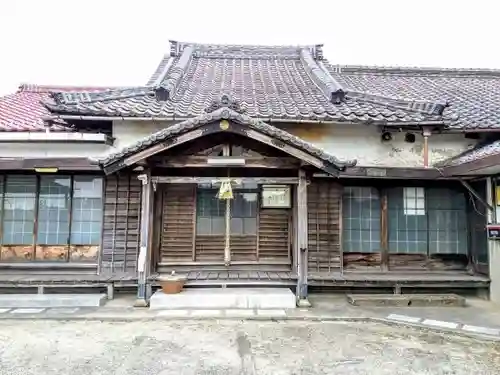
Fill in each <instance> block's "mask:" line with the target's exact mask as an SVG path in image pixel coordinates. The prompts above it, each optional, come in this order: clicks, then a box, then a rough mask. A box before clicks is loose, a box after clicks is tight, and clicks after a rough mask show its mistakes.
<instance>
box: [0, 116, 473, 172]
mask: <svg viewBox="0 0 500 375" xmlns="http://www.w3.org/2000/svg"><path fill="white" fill-rule="evenodd" d="M170 125H172V122H166V121H164V122H152V121H115V122H114V123H113V136H114V137H115V143H114V145H113V146H107V145H99V144H76V143H54V144H49V143H43V144H42V143H39V144H34V143H31V144H22V143H0V157H16V156H24V157H65V156H66V157H89V156H90V157H102V156H104V155H106V154H108V153H111V152H114V151H116V150H118V149H121V148H122V147H126V146H130V145H131V144H133V143H135V142H137V141H138V140H140V139H142V138H144V137H146V136H148V135H150V134H152V133H154V132H156V131H158V130H161V129H164V128H165V127H167V126H170ZM276 126H279V127H281V128H283V129H284V130H287V131H289V132H290V133H292V134H295V135H297V136H299V137H301V138H303V139H304V140H307V141H309V142H311V143H313V144H315V145H316V146H318V147H321V148H323V149H324V150H326V151H328V152H329V153H331V154H332V155H335V156H336V157H338V158H339V159H357V160H358V165H359V166H392V167H422V166H423V137H422V136H421V135H420V134H416V138H417V140H416V142H415V143H412V144H411V143H406V142H404V133H395V134H394V135H393V140H392V141H389V142H382V141H381V140H380V132H379V131H378V130H377V128H375V127H373V126H366V125H352V124H351V125H347V124H337V125H326V124H325V125H320V124H288V125H284V124H283V125H282V124H276ZM474 143H475V141H474V140H468V139H465V138H464V136H463V135H461V134H444V135H438V134H433V135H432V136H431V137H430V138H429V152H430V158H429V159H430V160H429V162H430V163H431V164H432V163H435V162H437V161H440V160H443V159H446V158H449V157H451V156H454V155H457V154H458V153H460V152H462V151H464V150H466V149H467V148H469V147H472V146H473V145H474Z"/></svg>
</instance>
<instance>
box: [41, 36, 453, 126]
mask: <svg viewBox="0 0 500 375" xmlns="http://www.w3.org/2000/svg"><path fill="white" fill-rule="evenodd" d="M323 60H324V59H323V51H322V46H321V45H308V46H257V45H209V44H196V43H180V42H175V41H172V42H171V43H170V53H169V54H168V55H167V56H165V58H164V59H163V60H162V61H161V62H160V64H159V66H158V68H157V69H156V71H155V72H154V74H153V75H152V77H151V79H150V80H149V81H148V83H147V85H146V86H145V87H136V88H129V89H125V90H113V91H109V92H107V93H102V94H101V93H100V94H92V93H80V94H79V95H73V96H68V95H63V94H55V95H53V96H52V97H53V101H52V102H47V103H46V105H47V107H48V108H49V109H50V110H51V111H52V112H53V113H54V114H55V115H59V116H60V118H64V117H65V116H98V117H101V116H106V117H148V118H158V119H161V118H163V119H187V118H190V117H193V116H199V115H201V114H202V113H203V110H204V109H205V108H206V107H207V106H208V105H209V104H210V103H211V102H212V101H213V100H216V99H217V98H219V97H220V96H221V95H224V94H228V95H230V96H231V97H232V98H234V99H235V100H237V101H239V102H241V103H242V105H243V106H244V107H245V108H246V110H247V114H248V115H249V116H251V117H253V118H258V119H261V120H264V121H273V120H285V121H290V122H294V121H353V122H378V123H382V124H385V123H387V122H391V123H400V122H402V123H409V122H411V123H416V122H418V123H421V122H431V123H433V124H436V125H437V124H443V121H444V120H445V118H443V116H442V112H443V110H444V108H445V106H446V103H445V102H444V101H440V100H439V99H438V98H435V99H433V100H432V101H429V100H426V99H425V98H424V99H419V100H414V99H410V100H407V98H405V97H403V96H399V97H394V96H387V95H386V96H380V95H377V94H372V93H361V94H360V93H359V92H352V93H351V92H348V91H346V90H345V88H344V87H343V86H342V85H341V84H339V81H337V80H336V79H334V78H333V77H332V76H331V75H330V73H329V72H328V71H327V69H326V67H325V66H324V65H323ZM67 118H69V117H67Z"/></svg>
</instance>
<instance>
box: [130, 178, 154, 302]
mask: <svg viewBox="0 0 500 375" xmlns="http://www.w3.org/2000/svg"><path fill="white" fill-rule="evenodd" d="M138 178H139V180H140V181H141V182H142V199H141V203H142V204H141V228H140V233H139V238H140V249H139V258H138V259H137V299H136V302H135V304H134V306H136V307H147V306H148V303H149V297H150V296H148V295H147V290H148V289H149V288H148V286H147V281H148V276H149V271H150V267H149V261H150V259H151V254H150V252H151V241H150V239H151V233H150V232H151V225H150V224H151V220H150V218H151V209H152V197H153V184H152V182H151V174H150V172H149V171H148V172H147V173H146V174H141V175H139V176H138Z"/></svg>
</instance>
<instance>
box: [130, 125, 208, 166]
mask: <svg viewBox="0 0 500 375" xmlns="http://www.w3.org/2000/svg"><path fill="white" fill-rule="evenodd" d="M202 135H203V129H197V130H192V131H190V132H188V133H185V134H182V135H180V136H178V137H175V139H174V140H173V141H172V142H162V143H158V144H156V145H154V146H151V147H149V148H147V149H145V150H143V151H140V152H137V153H135V154H134V155H131V156H129V157H127V158H125V159H124V160H123V164H124V166H128V165H132V164H135V163H137V162H138V161H140V160H144V159H146V158H148V157H150V156H153V155H155V154H157V153H159V152H161V151H165V150H168V149H169V148H172V147H177V146H179V145H181V144H183V143H186V142H189V141H192V140H194V139H196V138H199V137H201V136H202Z"/></svg>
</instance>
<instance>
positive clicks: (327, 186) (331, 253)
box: [307, 179, 342, 272]
mask: <svg viewBox="0 0 500 375" xmlns="http://www.w3.org/2000/svg"><path fill="white" fill-rule="evenodd" d="M307 202H308V233H309V237H308V258H309V263H308V268H309V271H316V272H321V271H326V272H330V271H333V270H339V269H340V267H341V263H342V261H341V252H340V247H341V246H340V244H341V219H340V218H341V202H342V186H341V185H339V184H338V183H337V182H336V181H334V180H330V179H314V180H313V181H312V182H311V184H310V185H309V186H308V189H307Z"/></svg>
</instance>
